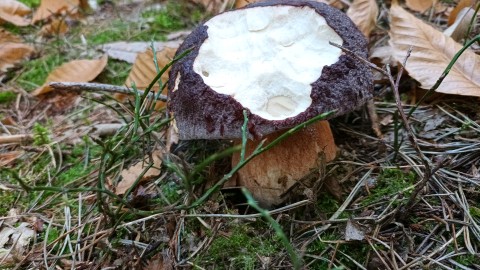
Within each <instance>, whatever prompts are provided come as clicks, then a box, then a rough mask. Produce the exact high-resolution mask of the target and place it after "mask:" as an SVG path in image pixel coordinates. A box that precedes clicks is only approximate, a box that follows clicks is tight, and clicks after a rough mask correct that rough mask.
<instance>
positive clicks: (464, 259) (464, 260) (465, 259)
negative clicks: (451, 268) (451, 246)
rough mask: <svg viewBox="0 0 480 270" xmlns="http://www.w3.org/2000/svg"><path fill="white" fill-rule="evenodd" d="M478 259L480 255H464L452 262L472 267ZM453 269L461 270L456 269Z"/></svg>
mask: <svg viewBox="0 0 480 270" xmlns="http://www.w3.org/2000/svg"><path fill="white" fill-rule="evenodd" d="M479 259H480V255H478V254H465V255H460V256H456V257H454V258H453V260H454V261H456V262H457V263H459V264H462V265H465V266H472V265H473V264H474V263H477V262H478V260H479ZM455 269H461V268H459V267H457V268H455Z"/></svg>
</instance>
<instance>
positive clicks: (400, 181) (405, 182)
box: [361, 169, 416, 206]
mask: <svg viewBox="0 0 480 270" xmlns="http://www.w3.org/2000/svg"><path fill="white" fill-rule="evenodd" d="M415 179H416V174H415V173H414V172H413V171H409V172H404V171H402V170H399V169H384V170H383V171H382V172H381V174H380V175H379V176H378V177H377V182H376V184H375V187H374V188H372V189H371V190H370V192H371V193H370V195H369V196H368V197H366V198H365V199H364V200H362V202H361V203H362V205H363V206H367V205H369V204H371V203H373V202H376V201H379V200H381V199H384V198H390V197H392V196H394V195H395V194H397V193H399V192H402V191H404V195H406V196H408V194H410V192H411V190H408V191H405V189H407V188H408V187H410V186H411V185H413V184H414V183H415ZM394 205H395V203H394Z"/></svg>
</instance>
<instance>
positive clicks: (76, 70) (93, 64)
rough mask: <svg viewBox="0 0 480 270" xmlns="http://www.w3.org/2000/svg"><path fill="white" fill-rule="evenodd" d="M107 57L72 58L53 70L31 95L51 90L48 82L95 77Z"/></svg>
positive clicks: (86, 80)
mask: <svg viewBox="0 0 480 270" xmlns="http://www.w3.org/2000/svg"><path fill="white" fill-rule="evenodd" d="M107 61H108V57H107V56H103V57H102V58H100V59H96V60H73V61H70V62H68V63H65V64H63V65H61V66H60V67H58V68H56V69H55V70H53V71H52V72H51V73H50V74H49V75H48V77H47V79H46V81H45V84H44V85H43V86H41V87H39V88H37V89H36V90H35V91H33V92H32V95H34V96H38V95H42V94H45V93H48V92H50V91H52V88H51V87H50V86H49V85H48V83H49V82H89V81H92V80H93V79H95V78H96V77H97V76H98V75H99V74H100V73H101V72H102V71H103V69H104V68H105V66H106V65H107Z"/></svg>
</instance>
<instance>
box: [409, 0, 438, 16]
mask: <svg viewBox="0 0 480 270" xmlns="http://www.w3.org/2000/svg"><path fill="white" fill-rule="evenodd" d="M433 2H434V0H407V1H406V2H405V4H406V5H407V7H408V8H409V9H411V10H413V11H418V12H420V13H424V12H425V11H427V10H428V9H429V8H431V7H432V6H433Z"/></svg>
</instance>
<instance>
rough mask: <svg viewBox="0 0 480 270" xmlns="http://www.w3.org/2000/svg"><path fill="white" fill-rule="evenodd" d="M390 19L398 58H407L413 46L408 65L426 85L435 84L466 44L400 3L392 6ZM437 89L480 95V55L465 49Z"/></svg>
mask: <svg viewBox="0 0 480 270" xmlns="http://www.w3.org/2000/svg"><path fill="white" fill-rule="evenodd" d="M390 21H391V23H390V32H389V34H390V45H391V46H392V49H393V55H394V57H395V59H396V60H397V61H399V62H403V59H404V58H405V55H406V53H407V50H408V49H409V48H410V46H412V48H413V50H412V54H411V55H410V58H408V61H407V64H406V67H405V68H406V70H407V71H408V73H409V74H410V76H411V77H413V78H414V79H415V80H417V81H418V82H420V84H421V87H422V88H423V89H430V88H432V87H433V86H434V84H435V83H436V81H437V80H438V78H439V77H440V76H441V75H442V73H443V71H444V70H445V68H446V67H447V65H448V64H449V63H450V61H452V59H453V56H454V55H455V54H456V53H457V52H458V51H459V50H460V49H461V48H462V45H461V44H459V43H457V42H455V41H454V40H453V39H452V38H450V37H447V36H445V35H444V34H443V33H441V32H440V31H438V30H437V29H435V28H433V27H432V26H430V25H428V24H426V23H424V22H423V21H422V20H420V19H418V18H416V17H415V16H413V15H412V14H410V13H409V12H407V11H405V10H404V9H403V8H402V7H400V6H398V5H392V7H391V8H390ZM436 91H437V92H440V93H445V94H457V95H465V96H480V56H478V55H477V54H475V53H474V52H473V51H472V50H470V49H467V50H465V52H463V54H462V55H461V56H460V57H459V58H458V60H457V61H456V63H455V65H454V66H453V67H452V69H451V70H450V73H449V74H448V76H447V77H446V78H445V79H444V80H443V82H442V84H441V85H440V86H439V88H438V89H437V90H436Z"/></svg>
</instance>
